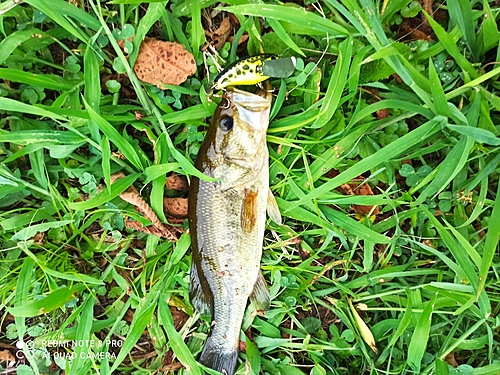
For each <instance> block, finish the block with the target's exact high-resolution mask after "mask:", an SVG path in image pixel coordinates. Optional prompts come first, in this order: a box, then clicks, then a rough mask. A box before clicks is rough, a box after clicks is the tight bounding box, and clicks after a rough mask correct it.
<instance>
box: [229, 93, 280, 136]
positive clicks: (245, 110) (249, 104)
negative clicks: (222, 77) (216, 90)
mask: <svg viewBox="0 0 500 375" xmlns="http://www.w3.org/2000/svg"><path fill="white" fill-rule="evenodd" d="M260 93H261V94H262V95H256V94H252V93H249V92H246V91H243V90H238V89H236V88H233V89H232V90H230V91H229V90H228V92H227V93H226V95H225V96H226V98H227V100H229V102H230V105H231V106H232V107H233V108H234V109H235V110H236V111H237V115H236V116H237V117H238V118H239V120H240V124H241V125H243V126H244V127H246V128H247V130H249V131H259V132H260V131H264V132H265V131H266V130H267V127H268V126H269V111H270V108H271V100H272V94H271V93H270V92H266V91H261V92H260Z"/></svg>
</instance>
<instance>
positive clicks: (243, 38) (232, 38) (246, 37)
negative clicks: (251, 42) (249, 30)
mask: <svg viewBox="0 0 500 375" xmlns="http://www.w3.org/2000/svg"><path fill="white" fill-rule="evenodd" d="M233 40H234V36H230V37H229V39H228V40H227V41H228V42H229V43H233ZM247 40H248V34H244V35H242V36H241V38H240V40H238V45H240V44H243V43H245V42H246V41H247Z"/></svg>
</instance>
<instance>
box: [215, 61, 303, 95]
mask: <svg viewBox="0 0 500 375" xmlns="http://www.w3.org/2000/svg"><path fill="white" fill-rule="evenodd" d="M294 70H295V58H294V57H288V58H283V59H281V58H279V57H278V56H274V55H258V56H252V57H246V58H243V59H240V60H237V61H235V62H234V63H232V64H230V65H229V66H228V67H227V68H226V69H224V70H223V71H222V72H220V73H219V75H217V77H215V80H214V85H213V86H212V88H213V89H215V90H221V89H224V88H226V87H228V86H236V85H255V84H257V83H260V82H263V81H265V80H266V79H268V78H270V77H274V78H288V77H290V76H291V75H292V74H293V71H294Z"/></svg>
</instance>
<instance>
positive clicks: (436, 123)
mask: <svg viewBox="0 0 500 375" xmlns="http://www.w3.org/2000/svg"><path fill="white" fill-rule="evenodd" d="M444 122H445V119H444V118H443V117H440V116H439V117H436V118H434V119H433V120H431V121H428V122H426V123H425V124H423V125H421V126H420V127H419V128H418V129H416V130H414V131H412V132H410V133H408V134H406V135H404V136H403V137H401V138H399V139H397V140H395V141H394V142H392V143H390V144H389V145H387V146H385V147H384V148H382V149H381V150H379V151H377V152H376V153H375V154H372V155H370V156H369V157H367V158H365V159H363V160H361V161H359V162H358V163H356V164H355V165H354V166H352V167H351V168H349V169H347V170H346V171H344V172H342V173H341V174H339V175H338V176H336V177H334V178H332V179H331V180H330V181H328V182H327V183H325V184H323V185H321V186H320V187H318V188H315V189H314V190H313V191H311V192H310V193H308V194H307V195H306V196H304V197H302V198H301V199H299V200H298V201H296V202H295V203H293V204H292V205H291V206H290V207H289V208H288V209H287V210H290V209H292V208H295V207H297V206H300V205H302V204H304V203H306V202H308V201H310V200H312V199H316V198H318V197H320V196H321V195H322V194H324V193H326V192H328V191H331V190H333V189H335V188H336V187H337V186H340V185H342V184H344V183H346V182H348V181H350V180H352V179H353V178H355V177H357V176H359V175H361V174H363V173H364V172H366V171H368V170H370V169H373V168H375V167H376V166H377V165H379V164H381V163H382V162H384V161H387V160H390V159H391V158H393V157H396V156H398V155H401V154H402V153H403V152H404V151H405V150H407V149H408V148H410V147H413V146H414V145H416V144H417V143H419V142H422V141H423V140H425V139H426V138H427V137H429V136H431V135H432V134H434V133H436V132H437V131H439V129H440V128H441V126H442V125H443V124H444ZM285 212H286V211H285Z"/></svg>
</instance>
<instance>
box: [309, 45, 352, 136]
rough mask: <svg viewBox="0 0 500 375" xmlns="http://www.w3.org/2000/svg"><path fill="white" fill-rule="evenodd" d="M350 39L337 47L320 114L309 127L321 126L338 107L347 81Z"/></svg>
mask: <svg viewBox="0 0 500 375" xmlns="http://www.w3.org/2000/svg"><path fill="white" fill-rule="evenodd" d="M352 43H353V42H352V39H351V38H348V39H346V40H345V41H344V42H342V44H341V45H340V48H339V50H340V51H339V57H338V59H337V62H336V64H335V68H333V72H332V76H331V77H330V83H329V84H328V90H327V91H326V95H325V99H324V101H323V105H322V106H321V109H320V115H319V117H318V118H317V119H316V121H315V122H314V124H313V125H312V126H311V128H313V129H315V128H321V127H322V126H324V125H325V124H326V123H327V122H328V121H330V119H331V118H332V117H333V114H334V113H335V111H336V110H337V108H338V105H339V102H340V97H341V96H342V92H343V91H344V86H345V84H346V81H347V74H348V73H349V65H350V62H351V55H352Z"/></svg>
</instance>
